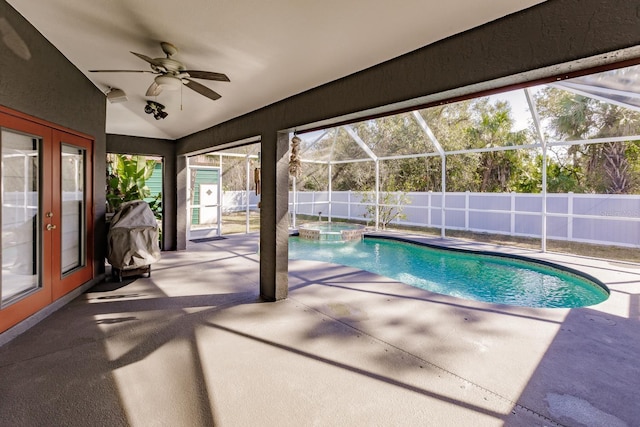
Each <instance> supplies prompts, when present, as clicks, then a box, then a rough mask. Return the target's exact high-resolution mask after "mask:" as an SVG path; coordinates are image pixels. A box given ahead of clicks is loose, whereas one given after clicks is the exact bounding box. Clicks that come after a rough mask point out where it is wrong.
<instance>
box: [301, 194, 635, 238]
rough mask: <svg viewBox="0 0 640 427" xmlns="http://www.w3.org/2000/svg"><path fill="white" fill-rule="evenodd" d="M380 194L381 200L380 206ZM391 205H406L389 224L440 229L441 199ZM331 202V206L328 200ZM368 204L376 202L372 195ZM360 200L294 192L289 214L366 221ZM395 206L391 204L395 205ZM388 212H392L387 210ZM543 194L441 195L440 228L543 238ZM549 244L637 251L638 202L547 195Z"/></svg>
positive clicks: (424, 197) (422, 197)
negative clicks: (444, 198) (400, 214)
mask: <svg viewBox="0 0 640 427" xmlns="http://www.w3.org/2000/svg"><path fill="white" fill-rule="evenodd" d="M382 194H383V193H381V200H382ZM392 194H393V197H391V198H390V200H397V201H398V202H399V201H400V200H401V199H402V196H403V194H404V198H405V200H409V202H408V203H407V204H405V205H404V208H403V214H404V216H405V217H404V218H403V219H397V220H394V221H393V222H392V224H399V225H412V226H422V227H436V228H440V227H441V225H442V217H443V210H442V193H435V192H421V193H418V192H412V193H392ZM330 196H331V200H329V197H330ZM367 197H368V200H375V199H374V195H373V193H369V194H368V195H367ZM362 199H363V194H362V193H360V192H353V191H332V192H331V193H329V192H326V191H325V192H300V191H298V192H296V193H295V200H294V194H293V193H290V194H289V212H291V213H292V215H293V214H304V215H313V216H318V217H321V218H322V220H331V219H332V218H339V219H353V220H360V221H363V220H368V221H371V222H370V224H371V225H374V224H375V218H371V217H370V216H369V215H367V216H366V217H365V214H366V213H367V206H372V203H363V201H362ZM398 202H396V203H398ZM387 206H394V204H390V205H387ZM542 206H543V196H542V194H523V193H470V192H466V193H446V201H445V209H444V218H445V222H446V223H445V228H446V229H450V230H469V231H475V232H486V233H496V234H505V235H510V236H526V237H536V238H541V237H542V230H543V212H542ZM546 206H547V208H546V215H545V216H546V235H547V238H548V239H554V240H567V241H574V242H584V243H593V244H601V245H616V246H625V247H634V248H640V196H638V195H615V194H573V193H563V194H547V199H546Z"/></svg>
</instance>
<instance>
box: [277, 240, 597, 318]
mask: <svg viewBox="0 0 640 427" xmlns="http://www.w3.org/2000/svg"><path fill="white" fill-rule="evenodd" d="M289 258H291V259H303V260H314V261H324V262H330V263H334V264H342V265H347V266H350V267H355V268H358V269H360V270H366V271H370V272H372V273H376V274H379V275H381V276H385V277H389V278H392V279H394V280H397V281H399V282H403V283H406V284H408V285H411V286H415V287H417V288H421V289H425V290H427V291H431V292H436V293H439V294H445V295H451V296H454V297H458V298H466V299H472V300H478V301H486V302H491V303H496V304H508V305H516V306H524V307H584V306H589V305H594V304H597V303H600V302H602V301H604V300H606V299H607V298H608V297H609V294H608V292H607V290H605V289H604V288H603V287H602V286H600V285H598V284H597V283H594V282H593V281H591V280H588V279H586V278H584V277H581V276H578V275H576V274H573V273H570V272H567V271H563V270H560V269H556V268H551V267H548V266H546V265H541V264H538V263H535V262H527V261H522V260H517V259H512V258H507V257H500V256H489V255H478V254H472V253H464V252H457V251H451V250H441V249H434V248H431V247H427V246H423V245H416V244H411V243H407V242H400V241H395V240H388V239H376V238H366V239H364V240H362V241H359V242H355V243H342V242H340V243H331V242H324V243H318V242H313V241H307V240H304V239H300V238H298V237H291V238H290V239H289Z"/></svg>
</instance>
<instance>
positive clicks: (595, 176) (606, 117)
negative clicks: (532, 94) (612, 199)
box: [536, 88, 640, 194]
mask: <svg viewBox="0 0 640 427" xmlns="http://www.w3.org/2000/svg"><path fill="white" fill-rule="evenodd" d="M536 98H537V104H538V106H539V109H540V115H541V117H542V118H543V119H544V120H545V121H546V122H547V123H548V124H549V126H548V127H547V129H548V132H550V136H551V137H552V138H555V139H558V140H565V139H567V140H588V139H590V138H606V137H614V136H624V135H634V134H638V133H640V114H639V113H637V112H635V111H632V110H630V109H627V108H624V107H620V106H617V105H612V104H609V103H606V102H603V101H599V100H596V99H593V98H589V97H585V96H581V95H575V94H572V93H570V92H566V91H563V90H559V89H555V88H546V89H543V90H542V91H541V92H540V93H539V94H538V95H537V97H536ZM635 143H636V142H634V141H622V142H609V143H604V144H583V145H573V146H570V147H569V148H568V149H567V150H566V153H567V157H568V158H570V159H571V160H572V163H573V164H572V169H573V170H579V171H580V173H576V174H575V175H574V176H575V177H576V178H577V179H578V184H579V185H578V186H577V187H578V188H580V189H581V190H582V191H585V192H588V191H593V192H597V193H618V194H622V193H629V192H632V191H634V188H635V189H637V188H638V185H639V183H638V181H637V179H634V176H633V174H632V171H633V170H635V166H632V165H631V164H630V160H633V157H629V156H631V154H632V153H631V151H633V150H631V151H630V150H629V147H631V146H632V145H634V144H635Z"/></svg>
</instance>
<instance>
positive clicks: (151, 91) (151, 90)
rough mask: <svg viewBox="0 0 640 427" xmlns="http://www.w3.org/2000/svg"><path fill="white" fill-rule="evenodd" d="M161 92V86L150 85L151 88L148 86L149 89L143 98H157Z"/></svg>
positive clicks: (154, 83)
mask: <svg viewBox="0 0 640 427" xmlns="http://www.w3.org/2000/svg"><path fill="white" fill-rule="evenodd" d="M161 92H162V86H160V85H159V84H157V83H156V82H153V83H151V86H149V89H147V93H145V94H144V95H145V96H158V95H160V93H161Z"/></svg>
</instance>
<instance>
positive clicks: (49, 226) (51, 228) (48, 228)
mask: <svg viewBox="0 0 640 427" xmlns="http://www.w3.org/2000/svg"><path fill="white" fill-rule="evenodd" d="M55 228H56V226H55V225H54V224H47V231H51V230H55Z"/></svg>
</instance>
